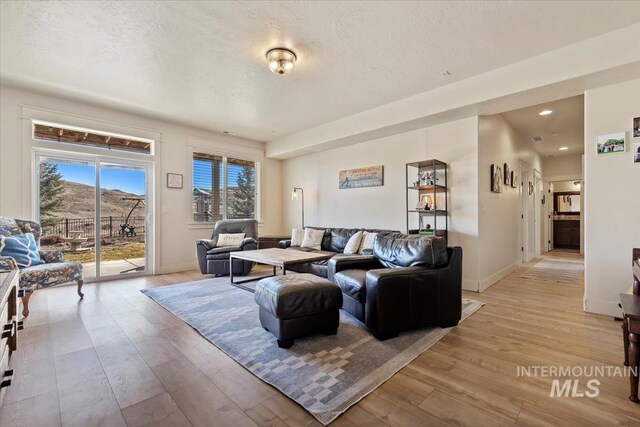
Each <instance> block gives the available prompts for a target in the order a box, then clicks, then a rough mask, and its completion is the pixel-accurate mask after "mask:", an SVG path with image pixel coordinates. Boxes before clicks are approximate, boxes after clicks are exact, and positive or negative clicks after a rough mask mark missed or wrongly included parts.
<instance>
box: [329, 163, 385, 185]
mask: <svg viewBox="0 0 640 427" xmlns="http://www.w3.org/2000/svg"><path fill="white" fill-rule="evenodd" d="M383 174H384V166H382V165H380V166H369V167H366V168H356V169H346V170H342V171H340V173H339V177H338V179H339V182H338V188H340V189H345V188H362V187H380V186H382V185H384V182H383Z"/></svg>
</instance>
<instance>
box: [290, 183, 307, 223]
mask: <svg viewBox="0 0 640 427" xmlns="http://www.w3.org/2000/svg"><path fill="white" fill-rule="evenodd" d="M298 191H300V194H301V196H302V197H301V199H302V228H304V190H303V189H302V188H300V187H293V191H292V192H291V200H298Z"/></svg>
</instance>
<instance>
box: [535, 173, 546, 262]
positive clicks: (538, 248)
mask: <svg viewBox="0 0 640 427" xmlns="http://www.w3.org/2000/svg"><path fill="white" fill-rule="evenodd" d="M543 182H544V181H543V180H542V172H540V171H539V170H537V169H534V170H533V197H534V199H533V200H534V202H533V221H534V225H533V235H534V248H533V250H534V254H535V255H540V254H541V253H542V222H543V218H544V212H543V208H544V206H543V205H542V194H543V193H544V188H543Z"/></svg>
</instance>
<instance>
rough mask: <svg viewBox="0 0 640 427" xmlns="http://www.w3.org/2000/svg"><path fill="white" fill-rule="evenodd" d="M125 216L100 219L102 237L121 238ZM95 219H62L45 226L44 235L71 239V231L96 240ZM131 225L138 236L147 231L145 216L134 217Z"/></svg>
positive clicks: (131, 219) (130, 221) (131, 218)
mask: <svg viewBox="0 0 640 427" xmlns="http://www.w3.org/2000/svg"><path fill="white" fill-rule="evenodd" d="M126 219H127V217H125V216H107V217H104V218H101V219H100V237H101V238H102V237H118V236H120V235H121V234H120V226H121V225H122V224H124V223H125V220H126ZM95 221H96V220H95V218H60V219H59V220H58V222H56V223H55V224H53V225H48V226H43V227H42V234H43V235H45V236H62V237H69V231H80V232H81V234H80V237H83V238H84V237H86V238H87V239H94V238H95V235H96V226H95ZM129 225H132V226H134V227H135V228H136V234H137V235H142V234H144V232H145V230H144V227H145V223H144V217H143V216H132V217H130V218H129Z"/></svg>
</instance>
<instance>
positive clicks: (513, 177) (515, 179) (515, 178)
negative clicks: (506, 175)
mask: <svg viewBox="0 0 640 427" xmlns="http://www.w3.org/2000/svg"><path fill="white" fill-rule="evenodd" d="M511 188H518V174H517V173H516V172H515V171H511Z"/></svg>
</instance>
